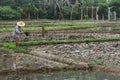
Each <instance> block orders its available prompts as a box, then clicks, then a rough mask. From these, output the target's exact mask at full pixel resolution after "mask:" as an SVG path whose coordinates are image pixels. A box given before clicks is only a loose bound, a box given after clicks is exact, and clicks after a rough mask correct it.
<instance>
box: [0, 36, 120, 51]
mask: <svg viewBox="0 0 120 80" xmlns="http://www.w3.org/2000/svg"><path fill="white" fill-rule="evenodd" d="M105 41H106V42H108V41H120V38H96V39H85V40H64V41H28V42H20V43H19V44H20V46H19V47H16V46H15V43H12V42H4V43H0V46H2V47H5V48H8V49H11V50H13V51H15V52H20V53H29V50H27V49H25V48H23V47H22V46H34V45H49V44H67V43H89V42H105Z"/></svg>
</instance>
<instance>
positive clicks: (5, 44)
mask: <svg viewBox="0 0 120 80" xmlns="http://www.w3.org/2000/svg"><path fill="white" fill-rule="evenodd" d="M0 45H1V46H2V47H5V48H7V49H11V50H13V51H14V52H20V53H28V52H29V51H28V50H26V49H24V48H22V47H16V45H15V44H14V43H7V42H6V43H1V44H0Z"/></svg>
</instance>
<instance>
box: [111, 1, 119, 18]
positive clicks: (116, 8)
mask: <svg viewBox="0 0 120 80" xmlns="http://www.w3.org/2000/svg"><path fill="white" fill-rule="evenodd" d="M109 6H110V7H113V8H112V11H115V12H117V17H120V14H119V13H120V0H112V1H111V2H110V4H109Z"/></svg>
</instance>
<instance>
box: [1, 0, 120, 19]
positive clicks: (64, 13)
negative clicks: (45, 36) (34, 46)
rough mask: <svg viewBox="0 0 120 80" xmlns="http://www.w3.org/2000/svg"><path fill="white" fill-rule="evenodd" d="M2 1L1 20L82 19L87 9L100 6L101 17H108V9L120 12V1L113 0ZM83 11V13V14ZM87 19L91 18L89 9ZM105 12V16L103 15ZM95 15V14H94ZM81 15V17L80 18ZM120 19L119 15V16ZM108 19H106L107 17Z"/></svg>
mask: <svg viewBox="0 0 120 80" xmlns="http://www.w3.org/2000/svg"><path fill="white" fill-rule="evenodd" d="M106 1H107V0H0V19H1V20H11V19H41V18H46V19H81V17H82V16H83V18H85V17H86V14H87V11H86V9H87V8H86V7H92V6H99V7H100V8H99V11H98V14H99V15H105V16H107V9H106V8H107V7H108V6H113V9H112V10H113V11H116V12H117V13H119V12H120V1H119V0H111V2H109V3H107V2H106ZM82 11H83V12H82ZM88 11H89V12H88V14H87V17H89V18H94V17H95V16H94V17H92V16H91V11H92V10H91V9H88ZM103 11H104V14H103ZM93 14H94V13H93ZM80 15H81V16H80ZM117 16H118V17H120V15H119V14H117ZM105 18H106V17H105Z"/></svg>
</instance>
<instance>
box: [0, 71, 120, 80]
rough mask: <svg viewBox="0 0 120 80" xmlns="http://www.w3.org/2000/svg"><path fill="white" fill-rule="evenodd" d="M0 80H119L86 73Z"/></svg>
mask: <svg viewBox="0 0 120 80" xmlns="http://www.w3.org/2000/svg"><path fill="white" fill-rule="evenodd" d="M0 80H120V76H110V75H106V74H102V73H87V72H59V73H51V74H31V75H25V76H0Z"/></svg>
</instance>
